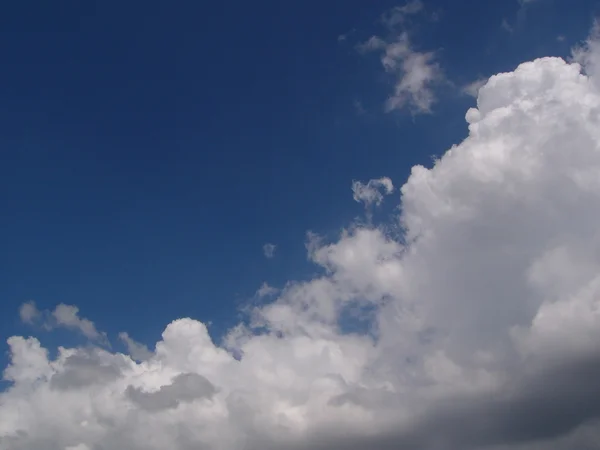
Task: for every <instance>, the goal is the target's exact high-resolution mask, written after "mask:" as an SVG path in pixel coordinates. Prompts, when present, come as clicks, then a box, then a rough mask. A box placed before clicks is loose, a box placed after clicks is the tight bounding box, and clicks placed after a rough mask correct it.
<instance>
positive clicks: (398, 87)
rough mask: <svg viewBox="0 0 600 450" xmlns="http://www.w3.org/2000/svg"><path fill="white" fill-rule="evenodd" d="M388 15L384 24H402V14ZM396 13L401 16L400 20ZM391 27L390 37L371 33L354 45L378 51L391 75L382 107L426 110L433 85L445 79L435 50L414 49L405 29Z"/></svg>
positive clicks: (424, 111)
mask: <svg viewBox="0 0 600 450" xmlns="http://www.w3.org/2000/svg"><path fill="white" fill-rule="evenodd" d="M413 3H419V4H420V2H413ZM391 17H395V19H393V20H392V19H389V20H387V21H386V23H387V24H388V26H393V25H397V24H402V23H403V20H404V18H405V17H406V16H405V15H403V14H400V15H399V14H398V13H396V14H395V15H394V14H392V16H391ZM399 17H401V18H403V19H402V20H400V19H399ZM392 30H393V32H392V35H393V37H392V38H391V39H388V40H384V39H382V38H381V37H379V36H372V37H371V38H369V39H368V40H367V41H366V42H364V43H362V44H359V45H358V47H357V49H358V50H359V51H360V52H361V53H366V52H374V51H378V52H381V53H382V56H381V64H382V65H383V67H384V69H385V71H386V72H387V73H389V74H391V75H393V77H394V79H395V82H394V92H393V93H392V94H391V95H390V96H389V97H388V99H387V101H386V104H385V108H386V111H388V112H389V111H393V110H399V109H402V108H404V107H405V106H408V107H409V108H410V109H411V111H412V112H413V113H420V114H423V113H430V112H431V108H432V106H433V104H434V103H435V101H436V97H435V93H434V91H433V88H434V86H435V85H436V84H438V83H440V82H442V81H444V79H445V77H444V74H443V71H442V69H441V66H440V64H439V62H438V61H437V59H436V54H435V52H420V51H417V50H415V49H414V47H413V45H412V42H411V39H410V37H409V34H408V32H407V31H401V32H399V33H398V32H396V30H394V29H393V28H392Z"/></svg>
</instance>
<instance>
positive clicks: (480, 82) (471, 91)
mask: <svg viewBox="0 0 600 450" xmlns="http://www.w3.org/2000/svg"><path fill="white" fill-rule="evenodd" d="M487 81H488V79H487V78H478V79H477V80H475V81H472V82H471V83H469V84H467V85H466V86H463V88H462V92H463V94H465V95H468V96H470V97H474V98H477V96H478V95H479V89H481V88H482V87H483V86H485V84H486V83H487Z"/></svg>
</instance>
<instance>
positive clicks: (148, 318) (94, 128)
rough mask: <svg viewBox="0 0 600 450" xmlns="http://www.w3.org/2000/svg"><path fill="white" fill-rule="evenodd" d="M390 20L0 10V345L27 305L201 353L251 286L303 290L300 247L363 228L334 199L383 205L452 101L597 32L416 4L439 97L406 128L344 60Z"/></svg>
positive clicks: (548, 5) (475, 6)
mask: <svg viewBox="0 0 600 450" xmlns="http://www.w3.org/2000/svg"><path fill="white" fill-rule="evenodd" d="M575 4H576V7H575V6H574V5H575ZM397 5H398V3H397V2H391V1H383V0H382V1H378V2H370V1H357V0H352V1H348V0H344V1H342V0H335V1H328V2H315V1H307V2H281V1H267V0H265V1H262V2H252V3H248V2H241V1H239V2H227V3H219V2H211V3H210V4H209V3H207V2H192V1H182V2H177V3H176V4H173V3H169V2H157V1H145V2H137V1H133V2H114V1H103V2H78V1H67V2H61V3H60V5H59V6H57V5H56V4H55V3H54V2H45V3H44V2H6V4H4V5H2V6H1V7H0V55H2V60H3V63H2V70H1V71H0V99H1V103H0V104H1V105H2V107H1V108H0V140H1V142H0V145H1V148H2V151H1V153H0V155H1V162H0V192H2V195H1V196H0V207H1V208H2V217H3V220H2V221H1V222H0V231H1V233H2V234H1V235H2V245H1V252H0V258H1V260H0V261H1V263H0V299H1V302H0V330H2V335H3V336H4V337H7V336H9V335H11V334H14V333H21V334H22V333H25V334H26V333H27V331H23V330H24V329H25V327H24V325H22V324H20V323H19V318H18V314H17V311H18V307H19V305H20V304H22V303H23V302H24V301H28V300H34V301H35V302H36V303H37V304H38V306H39V307H40V309H46V308H53V307H54V305H56V304H57V303H60V302H64V303H67V304H76V305H78V306H79V307H80V308H81V312H82V314H84V315H85V316H87V317H93V318H94V321H95V322H96V324H97V325H98V327H99V328H100V329H102V330H105V331H107V332H108V334H109V336H110V337H111V339H114V337H115V335H116V333H118V332H119V331H121V330H123V329H127V330H128V332H129V333H130V334H131V335H132V336H135V337H136V338H137V339H138V340H140V341H143V342H147V343H151V342H154V341H155V340H156V339H157V338H158V336H159V334H160V332H161V331H162V330H163V328H164V326H165V324H166V323H167V322H168V321H170V320H172V319H176V318H178V317H186V316H191V317H194V318H197V319H200V320H203V321H210V322H212V324H213V325H212V326H213V330H214V333H215V335H217V336H218V335H219V334H220V333H222V332H223V330H225V329H227V328H228V327H229V326H231V325H233V324H235V323H236V322H237V320H238V319H237V310H238V308H239V306H240V305H241V304H244V302H246V301H247V300H248V299H249V298H251V297H252V296H253V294H254V292H255V291H256V290H257V289H258V288H259V287H260V285H261V284H262V283H263V282H265V281H267V282H268V283H269V284H271V285H275V286H281V285H282V284H283V283H285V281H286V280H290V279H302V278H303V277H305V276H307V275H308V274H310V273H312V272H313V271H314V270H316V269H315V268H314V267H313V266H311V265H310V264H308V262H307V260H306V249H305V246H304V243H305V234H306V232H307V231H308V230H314V231H316V232H319V233H321V234H324V235H330V236H335V235H336V234H337V233H339V231H340V230H341V228H342V227H343V226H346V225H348V224H349V223H350V222H351V221H352V219H353V218H354V217H356V216H357V215H359V214H361V213H362V208H361V206H360V205H358V204H357V203H355V202H353V200H352V192H351V190H350V187H351V182H352V180H369V179H372V178H378V177H380V176H383V175H385V176H388V177H390V178H391V179H392V180H394V183H395V185H396V186H401V185H402V184H403V182H404V181H405V180H406V178H407V176H408V174H409V172H410V168H411V167H412V166H413V165H415V164H419V163H420V164H425V165H429V164H430V163H431V157H432V156H434V155H440V154H441V153H443V152H444V151H445V150H447V149H448V148H449V147H450V146H451V145H452V144H453V143H457V142H459V141H460V139H462V138H463V137H464V136H465V135H466V132H467V131H466V124H465V123H464V112H465V111H466V109H467V107H468V106H470V105H471V104H473V103H474V99H473V98H471V97H469V96H466V95H463V94H462V93H461V87H462V86H464V85H466V84H468V83H470V82H472V81H474V80H476V79H478V78H480V77H485V76H489V75H491V74H494V73H497V72H502V71H509V70H512V69H514V67H515V66H516V65H517V64H518V63H520V62H521V61H525V60H530V59H532V58H535V57H538V56H546V55H557V56H567V55H568V54H569V51H570V48H571V47H572V46H573V45H574V44H575V43H577V42H578V41H580V40H582V39H584V38H585V36H586V35H587V33H588V30H589V28H590V25H591V17H592V16H593V13H594V12H595V11H594V2H592V1H587V0H580V1H577V2H567V1H563V0H538V1H535V2H530V3H528V4H527V5H520V4H519V3H518V2H517V1H514V2H513V1H505V0H502V1H500V0H495V1H486V2H483V1H475V0H468V1H467V0H458V1H453V2H443V1H437V2H436V1H428V2H425V5H426V10H427V14H425V15H424V16H419V17H418V18H417V17H415V19H414V21H413V22H412V24H411V42H412V44H413V46H414V48H415V49H417V50H419V51H436V52H437V53H436V58H437V61H438V62H439V64H440V67H441V68H442V70H443V72H444V75H445V79H446V81H447V82H445V83H440V84H439V85H437V86H436V87H435V89H434V93H435V97H436V99H437V101H436V103H435V104H434V106H433V109H432V113H431V114H416V115H414V114H411V113H410V111H408V109H407V108H403V109H401V110H395V111H392V112H388V113H386V112H385V111H384V103H385V100H386V98H387V97H389V95H390V93H391V91H392V85H391V80H390V78H389V77H388V76H386V74H385V72H384V70H383V68H382V65H381V63H380V61H379V56H378V55H377V54H374V53H368V54H361V53H360V52H358V51H357V50H356V46H357V45H358V44H360V43H363V42H365V41H366V40H367V39H369V38H370V37H371V36H373V35H378V36H382V35H384V34H385V30H384V27H383V26H382V24H381V22H380V20H379V18H380V16H381V14H382V13H384V12H385V11H387V10H389V9H390V8H392V7H394V6H397ZM433 13H435V17H436V19H435V20H434V19H433V18H432V16H431V14H433ZM503 20H504V21H505V23H504V26H503ZM506 25H508V26H506ZM341 35H345V36H346V38H345V39H342V40H340V39H339V37H340V36H341ZM559 36H563V37H564V39H563V38H561V39H560V40H559V39H558V37H559ZM358 105H360V107H358ZM395 195H397V193H396V194H395ZM392 212H393V211H392V210H391V207H390V208H388V209H383V210H382V211H381V212H380V214H382V215H386V214H391V213H392ZM266 243H273V244H275V245H276V251H275V253H274V257H273V258H265V256H264V255H263V245H264V244H266ZM41 338H42V340H44V339H48V340H52V339H53V338H52V337H51V335H50V334H48V335H46V336H45V337H44V336H41Z"/></svg>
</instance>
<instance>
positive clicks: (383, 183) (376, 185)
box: [352, 177, 394, 207]
mask: <svg viewBox="0 0 600 450" xmlns="http://www.w3.org/2000/svg"><path fill="white" fill-rule="evenodd" d="M393 191H394V184H393V183H392V180H390V179H389V178H388V177H381V178H377V179H374V180H369V181H368V182H367V183H366V184H365V183H361V182H360V181H353V182H352V194H353V195H352V197H353V198H354V201H356V202H359V203H364V204H365V206H366V207H369V206H371V205H376V206H379V205H380V204H381V202H382V201H383V196H384V195H389V194H391V193H392V192H393Z"/></svg>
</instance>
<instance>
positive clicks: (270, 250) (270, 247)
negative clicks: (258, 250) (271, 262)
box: [263, 243, 277, 259]
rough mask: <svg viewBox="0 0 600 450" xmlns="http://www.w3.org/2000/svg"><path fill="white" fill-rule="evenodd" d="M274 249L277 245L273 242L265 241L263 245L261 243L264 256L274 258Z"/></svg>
mask: <svg viewBox="0 0 600 450" xmlns="http://www.w3.org/2000/svg"><path fill="white" fill-rule="evenodd" d="M275 250H277V246H276V245H275V244H271V243H266V244H265V245H263V254H264V255H265V258H268V259H271V258H274V257H275Z"/></svg>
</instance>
